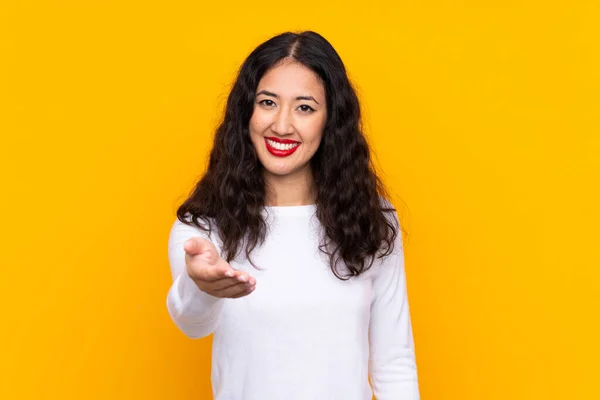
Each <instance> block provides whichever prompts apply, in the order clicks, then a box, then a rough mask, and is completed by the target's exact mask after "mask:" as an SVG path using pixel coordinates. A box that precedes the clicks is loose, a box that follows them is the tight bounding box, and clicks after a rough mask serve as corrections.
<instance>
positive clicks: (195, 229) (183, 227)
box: [169, 214, 216, 244]
mask: <svg viewBox="0 0 600 400" xmlns="http://www.w3.org/2000/svg"><path fill="white" fill-rule="evenodd" d="M198 223H199V224H200V225H201V226H203V227H205V228H206V229H202V228H201V227H200V226H198V225H197V224H196V223H195V222H194V221H193V219H192V217H191V215H190V214H186V216H185V218H184V221H182V220H180V219H179V218H176V219H175V221H173V223H172V225H171V230H170V232H169V243H170V244H175V243H183V242H185V241H186V240H188V239H189V238H192V237H202V238H205V239H209V240H211V241H213V242H214V239H215V236H216V235H215V234H214V232H210V231H209V229H208V228H209V226H208V224H206V223H204V221H202V220H201V219H200V220H198ZM211 226H212V228H214V224H213V223H212V221H211Z"/></svg>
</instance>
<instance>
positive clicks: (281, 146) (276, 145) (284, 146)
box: [267, 139, 300, 150]
mask: <svg viewBox="0 0 600 400" xmlns="http://www.w3.org/2000/svg"><path fill="white" fill-rule="evenodd" d="M267 142H269V146H271V147H274V148H276V149H277V150H289V149H292V148H294V147H296V146H298V145H299V144H300V143H288V144H283V143H277V142H274V141H273V140H271V139H267Z"/></svg>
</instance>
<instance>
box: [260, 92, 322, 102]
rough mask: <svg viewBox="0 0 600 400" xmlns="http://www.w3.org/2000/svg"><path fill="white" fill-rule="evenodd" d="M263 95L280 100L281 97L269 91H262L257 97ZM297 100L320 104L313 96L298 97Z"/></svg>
mask: <svg viewBox="0 0 600 400" xmlns="http://www.w3.org/2000/svg"><path fill="white" fill-rule="evenodd" d="M261 94H264V95H265V96H271V97H275V98H276V99H278V98H279V95H277V94H276V93H273V92H269V91H267V90H261V91H260V92H258V93H256V97H258V96H260V95H261ZM296 100H312V101H314V102H315V103H317V104H319V102H318V101H317V100H315V98H314V97H312V96H298V97H296Z"/></svg>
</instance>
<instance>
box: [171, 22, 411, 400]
mask: <svg viewBox="0 0 600 400" xmlns="http://www.w3.org/2000/svg"><path fill="white" fill-rule="evenodd" d="M360 126H361V125H360V107H359V102H358V99H357V96H356V94H355V92H354V90H353V88H352V85H351V83H350V82H349V80H348V77H347V75H346V71H345V67H344V64H343V63H342V60H341V59H340V57H339V56H338V54H337V53H336V51H335V50H334V48H333V47H332V46H331V45H330V44H329V42H327V40H325V39H324V38H323V37H322V36H320V35H319V34H317V33H314V32H303V33H300V34H294V33H284V34H281V35H278V36H276V37H273V38H271V39H270V40H268V41H266V42H265V43H263V44H261V45H260V46H258V47H257V48H256V49H255V50H254V51H253V52H252V53H251V54H250V55H249V56H248V58H247V59H246V60H245V61H244V63H243V65H242V67H241V69H240V71H239V74H238V77H237V80H236V82H235V84H234V86H233V88H232V90H231V93H230V95H229V98H228V101H227V106H226V111H225V116H224V120H223V122H222V124H221V125H220V126H219V128H218V129H217V132H216V135H215V139H214V146H213V149H212V151H211V154H210V161H209V166H208V169H207V172H206V173H205V175H204V176H203V177H202V179H201V180H200V181H199V182H198V184H197V186H196V188H195V190H194V191H193V192H192V194H191V196H190V197H189V198H188V199H187V200H186V201H185V202H184V203H183V204H182V205H181V207H180V208H179V209H178V212H177V217H178V219H177V220H176V221H175V223H174V225H173V227H172V229H171V234H170V238H169V260H170V264H171V272H172V275H173V285H172V286H171V289H170V291H169V294H168V297H167V306H168V310H169V313H170V315H171V318H172V319H173V321H174V322H175V324H176V325H177V326H178V327H179V328H180V329H181V330H182V331H183V332H184V333H185V334H186V335H188V336H189V337H192V338H200V337H204V336H207V335H209V334H211V333H214V340H213V358H212V385H213V393H214V397H215V399H216V400H225V399H227V400H244V399H248V400H249V399H260V400H296V399H298V400H300V399H302V400H313V399H327V400H332V399H340V400H354V399H356V400H368V399H371V398H372V395H373V393H374V394H375V396H376V398H377V399H378V400H392V399H394V400H399V399H407V400H408V399H410V400H415V399H419V390H418V383H417V371H416V363H415V352H414V345H413V337H412V328H411V322H410V315H409V308H408V302H407V293H406V285H405V273H404V260H403V251H402V243H401V234H400V232H399V229H400V226H399V223H398V217H397V213H396V212H395V210H394V209H393V208H392V207H391V204H390V203H389V201H388V200H386V195H385V189H384V187H383V185H382V184H381V181H380V180H379V178H378V177H377V176H376V174H375V172H374V169H373V168H372V164H371V159H370V155H369V148H368V145H367V142H366V140H365V138H364V136H363V133H362V132H361V128H360ZM369 378H370V381H371V385H372V387H371V385H370V384H369Z"/></svg>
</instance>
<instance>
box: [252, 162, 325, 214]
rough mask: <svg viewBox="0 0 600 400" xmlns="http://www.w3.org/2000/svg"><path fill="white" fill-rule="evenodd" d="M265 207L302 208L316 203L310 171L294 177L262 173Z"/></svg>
mask: <svg viewBox="0 0 600 400" xmlns="http://www.w3.org/2000/svg"><path fill="white" fill-rule="evenodd" d="M264 174H265V175H264V176H265V185H266V199H265V205H266V206H304V205H309V204H314V203H315V201H316V198H317V196H316V188H315V187H314V181H313V176H312V173H311V171H310V169H307V170H306V172H301V173H298V174H294V175H285V176H280V175H274V174H271V173H268V172H267V171H265V172H264Z"/></svg>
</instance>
